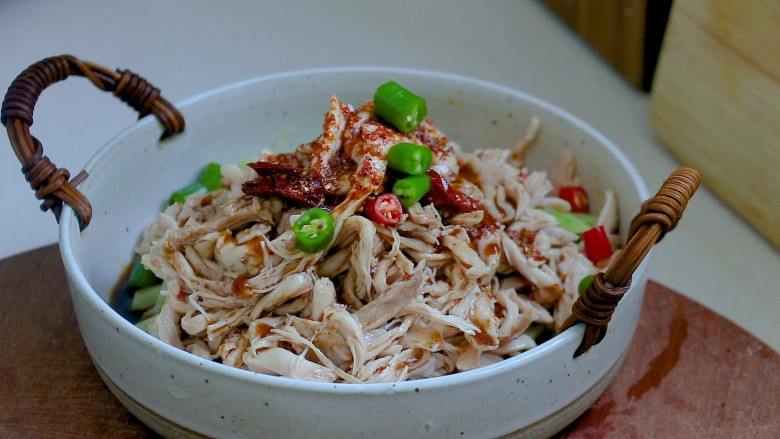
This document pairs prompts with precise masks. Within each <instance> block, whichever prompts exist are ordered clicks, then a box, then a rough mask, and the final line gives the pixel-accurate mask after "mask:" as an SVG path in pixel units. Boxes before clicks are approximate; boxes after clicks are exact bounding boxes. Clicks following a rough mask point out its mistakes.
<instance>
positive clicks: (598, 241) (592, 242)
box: [582, 226, 612, 264]
mask: <svg viewBox="0 0 780 439" xmlns="http://www.w3.org/2000/svg"><path fill="white" fill-rule="evenodd" d="M582 240H583V241H584V242H585V255H586V256H587V257H588V259H590V261H591V262H593V263H594V264H595V263H597V262H599V261H601V260H603V259H607V258H608V257H610V256H612V244H610V242H609V237H608V236H607V231H606V230H604V226H596V227H593V228H592V229H588V230H586V231H585V232H583V233H582Z"/></svg>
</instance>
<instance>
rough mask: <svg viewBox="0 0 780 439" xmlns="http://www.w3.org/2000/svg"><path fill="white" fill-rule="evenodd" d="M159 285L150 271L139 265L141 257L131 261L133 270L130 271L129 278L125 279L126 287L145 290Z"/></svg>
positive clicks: (158, 281)
mask: <svg viewBox="0 0 780 439" xmlns="http://www.w3.org/2000/svg"><path fill="white" fill-rule="evenodd" d="M158 283H160V279H158V278H157V276H155V275H154V273H152V270H149V269H148V268H146V267H144V265H143V264H142V263H141V257H140V256H136V257H135V259H133V268H132V269H130V277H128V279H127V286H130V287H135V288H146V287H149V286H152V285H154V284H158Z"/></svg>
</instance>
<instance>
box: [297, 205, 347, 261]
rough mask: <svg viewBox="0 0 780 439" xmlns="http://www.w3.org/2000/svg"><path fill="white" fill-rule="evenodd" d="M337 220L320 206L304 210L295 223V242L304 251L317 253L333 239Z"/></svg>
mask: <svg viewBox="0 0 780 439" xmlns="http://www.w3.org/2000/svg"><path fill="white" fill-rule="evenodd" d="M335 230H336V220H335V219H334V218H333V217H332V216H331V214H330V213H328V211H327V210H325V209H321V208H319V207H314V208H312V209H309V210H307V211H306V212H303V213H302V214H301V216H300V217H298V219H297V220H296V221H295V224H293V232H294V233H295V244H296V245H297V246H298V249H300V250H301V251H302V252H304V253H317V252H319V251H321V250H322V249H324V248H325V247H327V246H328V244H330V242H331V241H332V240H333V234H334V233H335Z"/></svg>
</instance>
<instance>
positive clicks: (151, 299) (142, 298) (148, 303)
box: [130, 284, 163, 311]
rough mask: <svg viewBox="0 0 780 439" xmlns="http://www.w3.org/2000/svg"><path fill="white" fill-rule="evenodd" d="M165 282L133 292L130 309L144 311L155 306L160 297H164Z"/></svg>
mask: <svg viewBox="0 0 780 439" xmlns="http://www.w3.org/2000/svg"><path fill="white" fill-rule="evenodd" d="M162 288H163V284H157V285H152V286H150V287H146V288H141V289H140V290H138V291H136V292H135V293H134V294H133V301H132V302H130V309H131V310H133V311H142V310H146V309H149V308H151V307H153V306H154V304H155V303H156V302H157V300H158V297H162V295H161V294H160V291H162Z"/></svg>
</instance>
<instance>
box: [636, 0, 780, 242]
mask: <svg viewBox="0 0 780 439" xmlns="http://www.w3.org/2000/svg"><path fill="white" fill-rule="evenodd" d="M778 23H780V0H753V1H746V2H743V1H738V0H686V1H676V2H674V7H673V8H672V12H671V16H670V19H669V28H668V29H667V32H666V38H665V39H664V44H663V50H662V52H661V56H660V59H659V62H658V69H657V72H656V75H655V82H654V85H653V92H652V94H651V100H650V109H651V121H652V125H653V130H654V131H655V133H656V135H657V136H658V138H659V139H660V141H661V143H663V144H664V145H665V146H666V147H667V149H668V150H669V151H670V152H671V153H672V154H674V155H675V156H676V157H677V158H678V159H679V160H680V162H682V163H687V164H689V165H691V166H694V167H696V168H697V169H698V170H699V171H701V175H702V178H703V181H704V183H706V184H707V186H708V187H709V188H710V189H711V190H712V191H713V192H715V193H716V194H717V195H718V196H719V197H720V198H721V199H723V201H725V202H726V203H728V204H729V205H730V206H731V207H732V208H734V210H736V211H737V213H739V214H740V215H742V219H744V220H745V221H746V222H747V223H749V224H751V225H752V226H753V227H755V228H756V230H757V231H758V232H759V233H761V234H762V235H764V236H765V237H766V238H767V240H768V241H769V242H771V243H772V244H774V246H775V247H777V248H778V249H780V227H778V225H780V221H779V220H778V219H779V218H780V203H778V202H777V200H778V197H780V173H778V172H777V171H776V170H777V168H778V167H780V123H778V118H777V115H778V113H780V44H778V41H780V26H778Z"/></svg>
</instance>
